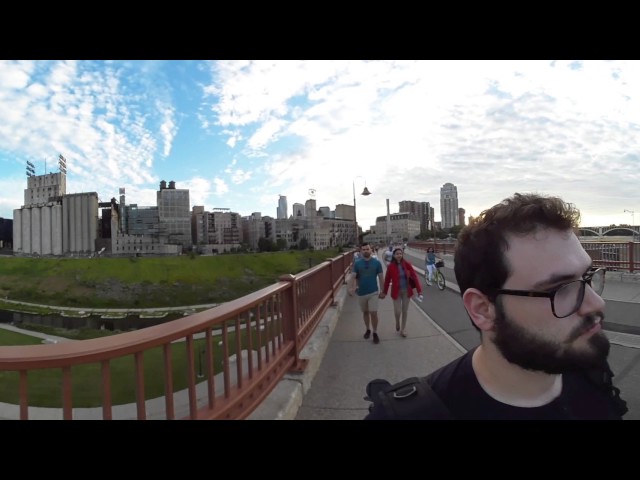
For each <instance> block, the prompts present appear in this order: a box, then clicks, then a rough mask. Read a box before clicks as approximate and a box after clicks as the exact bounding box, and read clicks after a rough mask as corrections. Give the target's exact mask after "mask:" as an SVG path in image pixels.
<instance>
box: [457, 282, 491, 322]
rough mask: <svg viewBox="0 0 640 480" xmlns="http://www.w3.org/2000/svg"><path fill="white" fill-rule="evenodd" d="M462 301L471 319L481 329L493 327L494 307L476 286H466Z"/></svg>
mask: <svg viewBox="0 0 640 480" xmlns="http://www.w3.org/2000/svg"><path fill="white" fill-rule="evenodd" d="M462 303H463V304H464V308H466V309H467V312H468V313H469V316H470V317H471V321H472V322H473V323H474V324H475V325H476V326H477V327H478V328H479V329H480V330H482V331H485V332H486V331H490V330H492V329H493V325H494V320H495V318H496V307H495V305H494V303H493V302H491V301H490V300H489V299H488V298H487V296H486V295H485V294H484V293H482V292H481V291H480V290H478V289H477V288H467V289H466V290H465V292H464V294H463V295H462Z"/></svg>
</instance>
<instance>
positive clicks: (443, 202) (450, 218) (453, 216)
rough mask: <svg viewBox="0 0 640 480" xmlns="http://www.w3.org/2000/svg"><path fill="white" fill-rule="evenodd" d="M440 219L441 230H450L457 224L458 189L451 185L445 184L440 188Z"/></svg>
mask: <svg viewBox="0 0 640 480" xmlns="http://www.w3.org/2000/svg"><path fill="white" fill-rule="evenodd" d="M440 218H441V220H442V228H451V227H454V226H456V225H458V224H459V221H460V220H459V217H458V188H457V187H456V186H455V185H454V184H453V183H445V184H444V185H443V186H442V187H441V188H440Z"/></svg>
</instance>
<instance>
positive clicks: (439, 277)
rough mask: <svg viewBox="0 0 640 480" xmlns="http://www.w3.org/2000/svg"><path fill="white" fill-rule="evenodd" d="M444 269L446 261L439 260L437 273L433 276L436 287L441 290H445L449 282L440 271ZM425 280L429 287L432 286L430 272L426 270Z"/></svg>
mask: <svg viewBox="0 0 640 480" xmlns="http://www.w3.org/2000/svg"><path fill="white" fill-rule="evenodd" d="M443 267H444V261H443V260H438V261H437V262H436V271H435V273H434V274H433V276H434V279H433V280H434V281H435V282H436V285H437V286H438V288H439V289H440V290H444V289H445V288H446V286H447V280H446V279H445V278H444V274H443V273H442V272H441V271H440V269H441V268H443ZM424 279H425V281H426V283H427V285H431V283H429V270H428V269H426V268H425V271H424Z"/></svg>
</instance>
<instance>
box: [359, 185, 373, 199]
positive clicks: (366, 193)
mask: <svg viewBox="0 0 640 480" xmlns="http://www.w3.org/2000/svg"><path fill="white" fill-rule="evenodd" d="M360 195H364V196H365V197H366V196H367V195H371V192H370V191H369V189H368V188H367V187H364V190H363V191H362V193H361V194H360Z"/></svg>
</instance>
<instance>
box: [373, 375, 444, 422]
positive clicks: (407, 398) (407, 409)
mask: <svg viewBox="0 0 640 480" xmlns="http://www.w3.org/2000/svg"><path fill="white" fill-rule="evenodd" d="M365 399H366V400H370V401H372V402H373V404H372V405H371V407H370V411H371V412H372V414H374V416H375V417H382V418H385V419H388V420H452V419H453V416H452V415H451V412H450V411H449V409H448V408H447V407H446V406H445V404H444V403H443V402H442V400H441V399H440V397H439V396H438V395H437V394H436V392H434V391H433V389H432V388H431V385H430V384H429V382H428V380H427V377H410V378H407V379H405V380H402V381H401V382H398V383H395V384H393V385H391V384H390V383H389V382H388V381H386V380H380V379H376V380H372V381H371V382H369V384H368V385H367V397H365Z"/></svg>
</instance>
